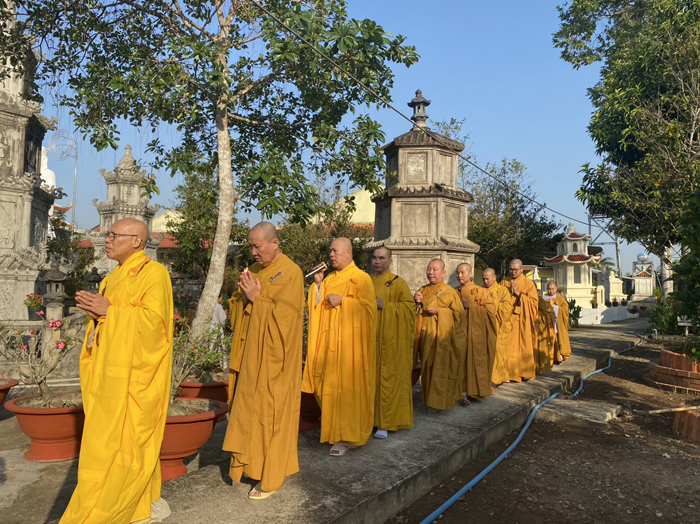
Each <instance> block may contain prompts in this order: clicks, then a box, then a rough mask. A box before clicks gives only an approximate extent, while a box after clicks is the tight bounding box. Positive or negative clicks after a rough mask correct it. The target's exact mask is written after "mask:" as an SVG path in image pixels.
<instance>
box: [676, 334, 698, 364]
mask: <svg viewBox="0 0 700 524" xmlns="http://www.w3.org/2000/svg"><path fill="white" fill-rule="evenodd" d="M681 351H682V352H683V354H684V355H687V356H688V358H690V359H691V360H698V361H700V336H698V335H694V336H692V337H686V338H685V339H684V340H683V342H681Z"/></svg>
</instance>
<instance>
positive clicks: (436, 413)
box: [428, 408, 441, 417]
mask: <svg viewBox="0 0 700 524" xmlns="http://www.w3.org/2000/svg"><path fill="white" fill-rule="evenodd" d="M440 413H441V411H440V410H439V409H433V408H428V416H429V417H439V416H440Z"/></svg>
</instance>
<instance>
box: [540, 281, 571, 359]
mask: <svg viewBox="0 0 700 524" xmlns="http://www.w3.org/2000/svg"><path fill="white" fill-rule="evenodd" d="M558 287H559V284H557V283H556V282H555V281H553V280H552V281H550V282H548V283H547V295H545V297H544V298H545V299H546V300H549V303H550V304H551V305H552V308H553V309H554V312H555V313H556V316H557V323H556V325H555V327H556V332H557V341H556V346H555V348H556V352H555V356H554V359H555V360H554V363H555V364H560V363H561V362H563V361H564V360H566V359H567V358H569V357H570V356H571V341H570V340H569V322H570V316H569V315H570V314H569V302H568V301H567V300H566V297H564V295H562V294H561V293H558V292H557V288H558Z"/></svg>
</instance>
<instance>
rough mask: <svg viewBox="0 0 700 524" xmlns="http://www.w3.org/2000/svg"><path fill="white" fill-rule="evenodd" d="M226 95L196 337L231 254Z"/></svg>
mask: <svg viewBox="0 0 700 524" xmlns="http://www.w3.org/2000/svg"><path fill="white" fill-rule="evenodd" d="M225 96H226V93H225V92H224V93H222V94H221V95H220V97H219V100H218V101H217V104H216V109H215V118H216V137H217V142H218V143H217V149H218V154H219V164H218V167H219V219H218V221H217V223H216V234H215V235H214V245H213V246H212V253H211V262H210V264H209V272H208V273H207V278H206V281H205V283H204V290H202V297H201V298H200V299H199V304H198V305H197V313H196V314H195V316H194V320H193V321H192V329H191V333H192V336H193V338H198V337H200V336H201V335H202V334H203V333H204V332H205V331H206V330H207V328H208V327H209V319H210V318H211V317H212V316H213V315H214V306H216V300H217V298H218V297H219V292H220V291H221V286H222V284H223V283H224V268H225V267H226V253H227V251H228V244H229V239H230V238H231V228H232V226H233V215H234V211H235V204H236V192H235V188H234V187H233V170H232V167H231V137H230V135H229V126H228V108H227V106H226V102H225Z"/></svg>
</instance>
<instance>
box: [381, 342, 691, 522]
mask: <svg viewBox="0 0 700 524" xmlns="http://www.w3.org/2000/svg"><path fill="white" fill-rule="evenodd" d="M664 345H665V346H668V345H669V343H668V342H665V343H663V344H662V343H654V342H648V343H647V344H645V345H644V346H642V347H640V348H638V349H635V350H632V351H629V352H627V353H624V354H623V355H620V356H618V357H616V358H615V359H613V365H612V368H611V369H609V370H607V371H605V372H603V373H598V374H596V375H593V376H591V377H590V378H588V379H586V381H585V383H584V389H583V391H582V392H581V394H580V395H579V398H581V399H585V400H604V401H606V402H611V403H616V404H619V405H621V406H622V408H623V411H622V414H621V415H620V416H619V417H618V418H617V419H616V420H614V421H613V422H611V423H610V424H609V425H608V426H609V427H608V429H607V430H600V429H592V428H582V427H576V426H568V425H563V424H554V423H549V422H543V421H539V420H535V421H533V424H532V425H531V426H530V429H529V430H528V432H527V433H526V434H525V436H524V438H523V440H522V442H521V443H520V445H519V446H518V447H517V448H516V449H515V450H514V451H513V452H512V453H511V454H510V456H509V457H508V458H507V459H506V460H504V461H503V462H502V463H501V464H500V465H499V466H498V467H497V468H496V469H495V470H494V471H492V472H491V473H490V474H489V475H487V476H486V477H485V479H484V480H482V481H481V482H480V483H479V484H477V485H476V486H475V487H474V488H473V489H472V490H471V491H469V492H468V493H467V494H465V495H464V496H463V497H461V499H460V500H458V501H457V502H456V503H455V504H454V505H453V506H452V507H451V508H449V509H448V510H447V511H446V512H445V513H444V514H443V515H442V516H441V517H440V519H439V521H438V522H440V523H441V524H457V523H459V524H463V523H466V522H468V523H470V524H481V523H491V522H494V523H495V522H498V523H504V522H507V523H509V524H548V523H553V524H554V523H556V524H567V523H572V524H573V523H580V524H585V523H596V524H600V523H614V524H648V523H673V524H698V523H700V445H698V444H696V443H693V442H691V441H689V440H684V439H681V438H680V437H679V436H678V435H676V434H675V433H674V432H673V417H674V415H673V414H672V413H671V414H661V415H640V414H638V413H635V410H653V409H662V408H672V407H678V406H679V405H680V404H681V402H683V401H684V400H693V401H698V400H699V399H698V397H697V396H689V395H684V394H680V393H676V392H672V391H666V390H663V389H660V388H658V387H655V386H653V385H651V383H650V382H647V381H646V380H645V378H644V376H645V374H647V372H648V369H649V361H650V360H653V359H658V357H659V349H660V348H661V347H663V346H664ZM517 434H518V431H516V432H513V433H512V434H510V435H508V437H506V438H505V439H503V440H502V441H500V442H498V443H497V444H495V445H493V446H492V447H490V448H489V449H487V450H486V451H485V452H484V453H482V454H481V455H479V456H478V457H477V458H476V459H475V460H474V461H472V462H471V463H470V464H468V465H467V466H466V467H464V468H463V469H461V470H460V471H458V472H457V473H456V474H454V475H452V476H451V478H450V479H448V480H447V481H446V482H445V483H444V484H443V485H441V486H440V487H438V488H436V489H434V490H433V491H432V492H431V493H429V494H428V495H426V496H425V497H423V498H422V499H420V500H418V501H416V502H415V503H414V504H413V505H411V506H410V507H409V508H408V509H406V510H404V511H402V512H401V513H399V514H397V515H393V516H392V517H391V518H390V519H389V520H388V521H387V522H388V523H390V524H412V523H418V522H421V521H422V520H423V519H424V518H425V517H427V516H428V515H429V514H430V513H432V512H433V511H434V510H436V509H437V508H438V507H439V506H440V505H441V504H442V503H443V502H445V501H446V500H447V499H449V498H450V497H451V496H452V495H453V494H454V493H455V492H457V491H458V490H459V489H460V488H461V487H462V486H464V485H465V484H467V483H468V482H469V481H471V479H472V478H474V477H475V476H476V475H477V474H478V473H479V472H481V471H482V470H483V469H484V468H485V467H486V466H488V465H489V464H490V463H491V462H492V461H493V460H494V459H495V458H496V457H498V455H500V454H501V453H502V452H503V451H504V450H505V449H506V448H507V447H508V446H509V445H510V444H511V443H512V442H513V441H514V440H515V438H516V437H517Z"/></svg>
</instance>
